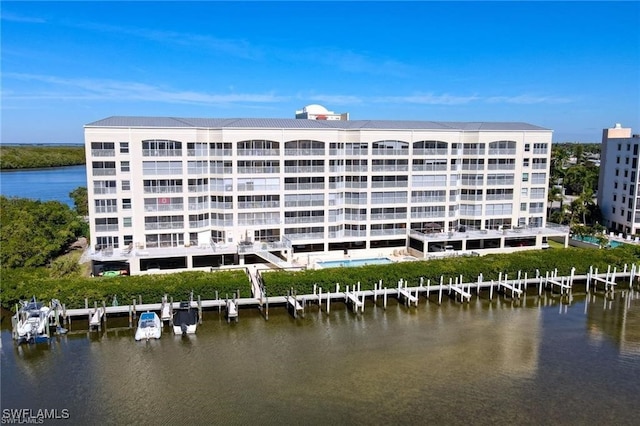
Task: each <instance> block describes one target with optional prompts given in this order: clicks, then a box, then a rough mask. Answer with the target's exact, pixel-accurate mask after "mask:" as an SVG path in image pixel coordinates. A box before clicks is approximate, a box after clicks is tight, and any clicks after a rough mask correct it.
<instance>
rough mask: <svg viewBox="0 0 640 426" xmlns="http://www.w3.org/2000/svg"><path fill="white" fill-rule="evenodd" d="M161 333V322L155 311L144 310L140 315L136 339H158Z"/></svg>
mask: <svg viewBox="0 0 640 426" xmlns="http://www.w3.org/2000/svg"><path fill="white" fill-rule="evenodd" d="M161 335H162V322H161V321H160V318H159V317H158V315H157V314H156V313H155V312H144V313H143V314H142V315H140V320H139V321H138V329H137V330H136V336H135V338H136V340H143V339H144V340H149V339H159V338H160V336H161Z"/></svg>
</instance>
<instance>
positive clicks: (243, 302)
mask: <svg viewBox="0 0 640 426" xmlns="http://www.w3.org/2000/svg"><path fill="white" fill-rule="evenodd" d="M627 278H628V279H629V285H630V287H631V288H633V286H634V285H640V284H634V283H635V281H636V279H637V278H638V265H632V266H631V268H628V267H627V266H625V267H624V270H623V271H622V272H618V271H616V269H615V268H611V267H609V269H608V270H607V273H606V274H599V273H598V271H597V269H595V270H594V269H591V270H590V271H589V273H588V274H587V275H581V276H576V275H575V274H574V270H572V272H571V275H570V276H569V277H558V275H557V271H551V272H547V273H546V274H545V275H544V276H543V275H541V274H540V273H539V272H537V273H536V276H535V277H528V276H527V275H526V274H524V276H522V274H520V273H518V276H517V278H515V279H508V277H507V275H506V274H505V275H504V276H503V275H502V274H500V275H499V279H498V281H497V282H495V281H488V282H487V281H484V279H483V276H482V274H480V275H479V276H478V277H477V278H476V279H475V280H474V281H469V282H464V281H463V277H462V276H459V277H456V279H455V281H454V280H453V279H452V278H450V279H449V282H448V283H444V279H443V277H440V280H439V283H437V284H432V283H431V281H430V280H427V282H426V285H425V282H424V281H425V280H424V279H422V278H421V279H420V280H419V283H418V285H417V286H409V285H408V283H407V282H406V281H405V280H402V279H401V280H399V281H398V283H397V285H396V286H393V287H389V288H387V287H384V284H383V282H382V281H380V282H378V283H377V284H375V285H374V288H373V289H372V290H361V285H360V283H357V284H355V285H353V286H348V285H347V286H345V288H344V289H342V290H341V286H340V284H339V283H336V285H335V288H332V289H323V288H321V287H319V286H317V285H316V286H314V288H313V294H306V295H297V294H296V292H295V291H294V290H293V289H291V290H290V291H289V294H287V295H286V296H277V297H268V296H267V295H266V293H265V292H264V288H263V286H262V283H261V278H260V277H259V276H258V277H255V278H254V280H252V282H253V283H254V285H252V287H253V289H254V291H255V289H256V288H258V289H260V291H259V292H258V293H259V294H258V297H244V298H241V297H237V296H238V294H239V293H235V294H233V297H231V298H229V297H225V298H224V299H222V298H218V295H217V293H216V298H215V299H212V300H201V299H200V297H198V298H197V301H194V300H193V295H192V297H191V301H190V302H189V303H190V306H192V307H197V308H198V311H199V314H200V315H199V317H200V321H202V311H203V310H215V309H217V310H218V312H220V313H222V311H223V310H224V312H225V315H226V317H227V321H231V320H235V321H238V316H239V314H240V310H241V309H242V308H259V309H260V310H261V311H262V312H263V314H264V313H266V314H265V315H264V317H265V319H268V306H269V304H271V305H277V306H286V307H287V309H288V310H289V311H290V313H291V314H292V315H293V316H294V317H295V318H297V317H304V314H305V310H306V309H307V307H308V306H310V305H317V306H318V308H319V309H320V310H323V311H324V312H326V313H327V314H329V313H330V310H331V303H333V302H343V303H345V304H347V305H348V306H350V307H351V308H352V310H353V312H355V313H362V312H364V309H365V306H366V303H367V300H370V301H371V302H372V303H373V305H374V306H378V305H379V300H380V299H382V307H383V308H384V309H386V307H387V300H388V298H389V297H394V298H396V299H397V300H398V302H399V303H402V304H404V305H405V306H407V307H409V306H417V305H418V303H419V299H420V297H421V296H422V297H424V298H425V300H427V301H430V300H431V297H432V295H433V294H434V293H437V295H438V298H437V302H438V303H439V304H441V303H442V296H443V293H445V292H448V294H449V297H451V298H453V300H455V301H459V302H460V303H465V302H466V303H469V302H470V300H471V298H472V297H473V294H472V289H475V294H476V296H477V297H478V298H481V297H484V298H486V293H485V295H484V296H483V295H482V293H483V291H484V290H486V289H488V290H489V297H488V299H489V300H493V291H494V290H498V291H502V293H503V294H505V295H510V296H511V297H512V298H514V299H519V298H521V297H522V296H523V295H524V294H526V289H527V286H528V285H535V286H538V295H541V294H542V290H543V287H544V288H545V289H546V290H550V291H554V289H555V290H558V289H559V290H560V293H561V294H563V295H565V294H568V293H570V292H571V291H572V289H573V283H574V280H580V281H584V282H586V291H587V292H589V290H590V288H591V289H592V290H593V291H597V287H598V286H599V285H600V286H603V287H604V289H605V292H610V291H613V290H614V289H615V288H616V286H617V283H616V280H617V279H627ZM179 306H180V302H173V299H172V298H171V299H170V298H168V297H167V296H165V297H163V298H162V300H161V301H160V302H159V303H142V300H141V299H140V298H138V300H135V299H132V300H131V302H130V303H129V304H128V305H118V304H117V303H116V300H115V298H114V303H113V305H112V306H106V303H105V302H104V301H103V302H102V306H98V303H97V302H94V306H93V307H90V306H89V303H88V300H85V308H81V309H65V308H64V305H63V308H62V313H61V317H62V319H63V321H64V324H65V326H67V327H68V328H69V329H70V328H71V321H72V318H77V317H83V316H84V317H85V318H87V319H88V323H87V326H86V328H85V327H83V328H84V329H88V330H92V329H96V328H97V329H101V328H106V321H107V317H108V316H114V315H115V316H126V315H128V316H129V326H130V327H132V326H134V320H135V319H136V318H137V316H138V314H139V313H141V312H146V311H155V312H158V313H160V314H161V315H162V318H163V319H169V318H170V316H171V314H172V313H173V311H174V310H175V309H177V308H179ZM265 307H266V312H265Z"/></svg>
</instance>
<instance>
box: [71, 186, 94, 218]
mask: <svg viewBox="0 0 640 426" xmlns="http://www.w3.org/2000/svg"><path fill="white" fill-rule="evenodd" d="M69 197H70V198H71V199H72V200H73V204H74V205H75V207H76V212H77V213H78V214H79V215H80V216H88V215H89V201H88V200H89V198H88V196H87V188H85V187H84V186H79V187H78V188H76V189H74V190H73V191H71V192H70V193H69Z"/></svg>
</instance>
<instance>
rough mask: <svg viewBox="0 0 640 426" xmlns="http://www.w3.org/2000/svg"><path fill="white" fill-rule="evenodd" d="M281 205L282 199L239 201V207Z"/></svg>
mask: <svg viewBox="0 0 640 426" xmlns="http://www.w3.org/2000/svg"><path fill="white" fill-rule="evenodd" d="M278 207H280V201H263V202H260V201H247V202H240V201H239V202H238V208H239V209H269V208H278Z"/></svg>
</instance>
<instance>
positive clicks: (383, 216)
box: [371, 212, 407, 220]
mask: <svg viewBox="0 0 640 426" xmlns="http://www.w3.org/2000/svg"><path fill="white" fill-rule="evenodd" d="M406 218H407V213H406V212H405V213H389V214H384V213H381V214H371V220H391V219H406Z"/></svg>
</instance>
